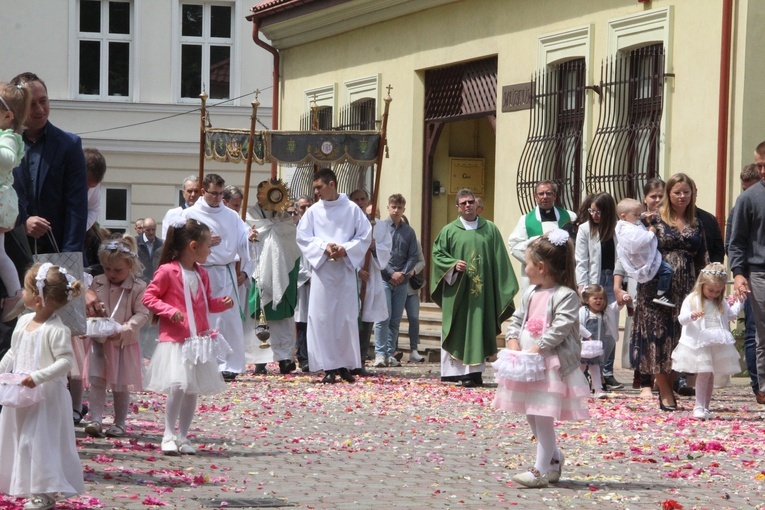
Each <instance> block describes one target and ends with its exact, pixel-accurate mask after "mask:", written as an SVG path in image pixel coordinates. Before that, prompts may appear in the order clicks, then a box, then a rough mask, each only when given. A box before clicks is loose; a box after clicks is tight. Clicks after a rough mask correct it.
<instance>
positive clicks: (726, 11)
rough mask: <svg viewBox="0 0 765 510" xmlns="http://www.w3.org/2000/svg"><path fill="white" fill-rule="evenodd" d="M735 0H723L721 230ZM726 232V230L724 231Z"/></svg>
mask: <svg viewBox="0 0 765 510" xmlns="http://www.w3.org/2000/svg"><path fill="white" fill-rule="evenodd" d="M732 20H733V0H723V15H722V35H721V43H720V97H719V108H718V116H717V196H716V197H715V216H717V223H718V224H719V225H720V231H721V232H723V231H724V230H725V218H727V216H728V215H727V211H726V210H725V198H726V191H725V188H726V184H727V181H728V176H727V166H728V126H729V119H728V116H729V109H730V104H729V103H730V76H731V70H730V64H731V47H732V44H733V42H732V38H733V34H732V28H731V24H732ZM723 233H724V232H723Z"/></svg>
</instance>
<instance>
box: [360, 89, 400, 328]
mask: <svg viewBox="0 0 765 510" xmlns="http://www.w3.org/2000/svg"><path fill="white" fill-rule="evenodd" d="M392 88H393V87H391V86H390V85H388V97H386V98H385V99H384V100H383V101H385V111H384V112H383V117H382V127H381V129H380V146H379V147H378V149H377V161H376V163H375V166H376V168H375V184H374V189H373V190H372V213H371V214H370V215H369V222H370V223H371V224H372V240H373V241H374V234H375V223H377V220H376V218H377V198H378V195H379V188H380V174H381V173H382V171H381V170H382V162H383V155H384V154H387V152H388V112H389V111H390V103H391V101H393V99H392V98H391V97H390V91H391V89H392ZM371 257H372V248H371V247H370V248H369V249H368V250H367V254H366V256H365V257H364V268H363V269H364V271H366V272H367V273H368V272H369V262H370V258H371ZM360 293H361V296H360V297H361V307H360V308H359V314H361V313H362V312H363V311H364V297H365V296H366V293H367V282H365V281H363V280H362V281H361V289H360Z"/></svg>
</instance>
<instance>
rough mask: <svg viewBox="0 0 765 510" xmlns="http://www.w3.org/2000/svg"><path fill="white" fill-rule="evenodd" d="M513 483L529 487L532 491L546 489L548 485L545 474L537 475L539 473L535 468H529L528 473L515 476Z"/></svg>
mask: <svg viewBox="0 0 765 510" xmlns="http://www.w3.org/2000/svg"><path fill="white" fill-rule="evenodd" d="M513 481H514V482H515V483H519V484H521V485H523V486H526V487H531V488H532V489H538V488H542V487H547V485H548V483H549V479H548V478H547V474H544V475H542V474H539V471H537V470H536V468H529V470H528V471H524V472H523V473H519V474H517V475H515V476H514V477H513Z"/></svg>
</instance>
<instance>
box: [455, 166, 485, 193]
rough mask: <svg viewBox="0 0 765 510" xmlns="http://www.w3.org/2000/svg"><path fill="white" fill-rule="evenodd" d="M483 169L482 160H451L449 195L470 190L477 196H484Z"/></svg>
mask: <svg viewBox="0 0 765 510" xmlns="http://www.w3.org/2000/svg"><path fill="white" fill-rule="evenodd" d="M483 168H484V161H483V159H481V158H449V194H450V195H454V194H456V193H457V192H458V191H459V190H461V189H463V188H469V189H470V190H472V191H473V193H475V194H476V195H483Z"/></svg>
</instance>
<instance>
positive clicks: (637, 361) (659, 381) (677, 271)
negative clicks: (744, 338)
mask: <svg viewBox="0 0 765 510" xmlns="http://www.w3.org/2000/svg"><path fill="white" fill-rule="evenodd" d="M695 189H696V187H695V185H694V183H693V180H692V179H691V178H690V177H688V176H687V175H685V174H682V173H680V174H675V175H673V176H672V177H670V178H669V180H668V181H667V186H666V188H665V189H664V199H663V201H662V205H661V207H660V213H661V216H660V217H657V218H656V219H655V220H654V221H655V222H654V224H653V225H654V227H656V237H657V238H658V241H659V251H660V252H661V255H662V257H663V258H664V260H665V261H666V262H667V263H669V265H670V266H672V269H673V270H674V275H673V277H672V288H671V290H670V291H669V293H668V294H669V296H668V297H669V300H670V301H671V302H673V303H682V302H683V299H685V297H686V296H687V295H688V293H690V291H691V289H693V285H694V283H695V281H696V277H697V276H698V272H699V271H700V270H701V269H703V268H704V266H706V265H707V263H708V262H709V260H708V257H707V250H706V244H705V241H704V234H703V229H702V226H701V224H700V223H698V221H697V220H696V205H695V204H696V195H695V191H694V190H695ZM657 284H658V279H657V278H654V279H653V280H651V281H649V282H646V283H641V284H639V285H638V287H637V302H636V306H635V316H634V317H633V329H632V342H631V343H632V363H633V366H634V367H637V369H638V370H639V371H640V373H641V374H654V375H655V378H656V385H657V386H658V387H659V407H660V408H661V409H662V410H663V411H674V410H675V409H677V403H676V401H675V396H674V393H673V392H672V383H673V381H672V350H673V349H674V348H675V347H676V346H677V343H678V341H679V339H680V332H681V329H682V328H681V326H680V323H679V322H678V321H677V316H678V314H679V313H680V308H679V307H676V308H669V307H666V306H663V305H657V304H654V303H653V298H654V297H655V295H656V287H657Z"/></svg>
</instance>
